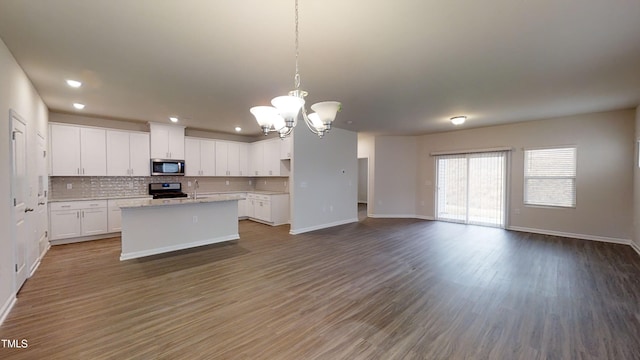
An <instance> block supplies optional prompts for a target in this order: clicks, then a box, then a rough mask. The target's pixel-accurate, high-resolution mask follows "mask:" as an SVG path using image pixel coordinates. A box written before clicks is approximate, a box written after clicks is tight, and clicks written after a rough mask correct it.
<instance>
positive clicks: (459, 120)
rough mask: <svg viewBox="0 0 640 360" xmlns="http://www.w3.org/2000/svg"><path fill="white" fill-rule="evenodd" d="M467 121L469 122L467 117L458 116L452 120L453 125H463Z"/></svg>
mask: <svg viewBox="0 0 640 360" xmlns="http://www.w3.org/2000/svg"><path fill="white" fill-rule="evenodd" d="M465 120H467V117H466V116H456V117H452V118H451V123H452V124H453V125H462V124H464V122H465Z"/></svg>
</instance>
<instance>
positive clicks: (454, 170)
mask: <svg viewBox="0 0 640 360" xmlns="http://www.w3.org/2000/svg"><path fill="white" fill-rule="evenodd" d="M436 164H437V169H436V171H437V182H438V193H437V197H438V201H437V218H438V220H445V221H455V222H461V223H466V224H477V225H488V226H497V227H504V225H505V206H506V203H505V187H506V164H507V161H506V153H505V152H487V153H472V154H455V155H441V156H437V157H436Z"/></svg>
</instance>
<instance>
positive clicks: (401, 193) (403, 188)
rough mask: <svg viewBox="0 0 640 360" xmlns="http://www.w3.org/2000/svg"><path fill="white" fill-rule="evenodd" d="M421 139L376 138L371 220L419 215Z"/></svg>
mask: <svg viewBox="0 0 640 360" xmlns="http://www.w3.org/2000/svg"><path fill="white" fill-rule="evenodd" d="M417 146H418V138H417V137H415V136H377V137H376V140H375V170H374V177H375V197H372V198H370V203H374V204H375V208H374V210H373V211H371V212H369V214H370V216H372V217H411V216H415V215H416V193H417V188H416V185H417V180H418V163H419V161H418V158H417V149H418V147H417Z"/></svg>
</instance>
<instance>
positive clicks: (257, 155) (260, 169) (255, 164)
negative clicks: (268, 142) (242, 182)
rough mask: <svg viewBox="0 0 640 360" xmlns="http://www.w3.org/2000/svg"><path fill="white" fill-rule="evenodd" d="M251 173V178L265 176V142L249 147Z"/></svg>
mask: <svg viewBox="0 0 640 360" xmlns="http://www.w3.org/2000/svg"><path fill="white" fill-rule="evenodd" d="M249 159H250V161H249V173H250V175H251V176H265V172H264V141H256V142H254V143H251V145H249Z"/></svg>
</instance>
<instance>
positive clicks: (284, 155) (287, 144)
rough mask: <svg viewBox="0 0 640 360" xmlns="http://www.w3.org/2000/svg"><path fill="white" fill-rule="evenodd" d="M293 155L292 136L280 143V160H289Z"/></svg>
mask: <svg viewBox="0 0 640 360" xmlns="http://www.w3.org/2000/svg"><path fill="white" fill-rule="evenodd" d="M292 153H293V136H287V137H286V138H284V139H282V141H280V159H282V160H286V159H291V154H292Z"/></svg>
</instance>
